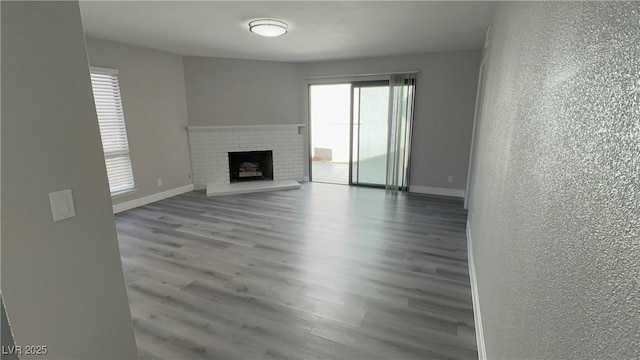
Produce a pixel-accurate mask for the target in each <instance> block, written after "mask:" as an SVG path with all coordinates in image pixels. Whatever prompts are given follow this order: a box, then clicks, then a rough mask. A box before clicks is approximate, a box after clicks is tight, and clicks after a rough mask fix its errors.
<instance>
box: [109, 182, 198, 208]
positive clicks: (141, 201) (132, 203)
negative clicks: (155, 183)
mask: <svg viewBox="0 0 640 360" xmlns="http://www.w3.org/2000/svg"><path fill="white" fill-rule="evenodd" d="M189 191H193V184H189V185H184V186H180V187H177V188H174V189H169V190H166V191H163V192H159V193H155V194H151V195H147V196H144V197H141V198H138V199H134V200H129V201H125V202H122V203H119V204H115V205H113V213H114V214H117V213H119V212H123V211H126V210H129V209H133V208H137V207H139V206H142V205H147V204H150V203H152V202H156V201H160V200H162V199H166V198H170V197H172V196H176V195H180V194H184V193H186V192H189Z"/></svg>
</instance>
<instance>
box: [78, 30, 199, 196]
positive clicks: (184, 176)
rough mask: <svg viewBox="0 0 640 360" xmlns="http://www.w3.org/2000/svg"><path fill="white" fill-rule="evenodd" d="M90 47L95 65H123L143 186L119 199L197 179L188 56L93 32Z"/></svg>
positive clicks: (132, 146)
mask: <svg viewBox="0 0 640 360" xmlns="http://www.w3.org/2000/svg"><path fill="white" fill-rule="evenodd" d="M87 50H88V52H89V62H90V63H91V65H92V66H99V67H107V68H115V69H118V70H119V80H120V91H121V95H122V106H123V107H124V117H125V122H126V125H127V135H128V137H129V150H130V152H131V165H132V167H133V177H134V181H135V186H136V189H137V191H135V192H133V193H129V194H126V195H121V196H116V197H114V198H113V203H114V204H118V203H121V202H124V201H129V200H133V199H137V198H141V197H144V196H148V195H151V194H155V193H158V192H162V191H165V190H169V189H173V188H177V187H180V186H184V185H188V184H191V183H192V182H191V178H190V177H189V174H190V173H191V160H190V158H189V142H188V138H187V130H186V127H187V100H186V92H185V82H184V71H183V65H182V56H180V55H175V54H171V53H167V52H163V51H158V50H152V49H147V48H143V47H138V46H132V45H127V44H123V43H118V42H114V41H108V40H102V39H97V38H91V37H87ZM158 178H161V179H162V183H163V184H162V186H158V182H157V179H158Z"/></svg>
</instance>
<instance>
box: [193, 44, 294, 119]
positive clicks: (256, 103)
mask: <svg viewBox="0 0 640 360" xmlns="http://www.w3.org/2000/svg"><path fill="white" fill-rule="evenodd" d="M300 70H301V65H299V64H293V63H284V62H271V61H256V60H238V59H220V58H206V57H193V56H185V57H184V76H185V80H186V84H187V103H188V109H189V125H190V126H212V125H273V124H301V123H303V120H302V109H303V107H302V105H301V104H302V99H303V96H302V91H301V84H300V81H301V80H300V79H301V75H300V74H301V73H300Z"/></svg>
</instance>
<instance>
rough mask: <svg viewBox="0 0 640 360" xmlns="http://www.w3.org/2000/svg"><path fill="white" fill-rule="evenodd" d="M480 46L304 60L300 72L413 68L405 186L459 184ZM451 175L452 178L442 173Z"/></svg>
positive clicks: (321, 73)
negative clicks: (412, 110)
mask: <svg viewBox="0 0 640 360" xmlns="http://www.w3.org/2000/svg"><path fill="white" fill-rule="evenodd" d="M479 64H480V51H479V50H467V51H454V52H437V53H426V54H418V55H405V56H392V57H381V58H370V59H360V60H346V61H330V62H319V63H310V64H305V66H304V68H303V73H304V75H305V76H306V77H314V76H335V75H353V74H371V73H381V72H396V71H407V70H418V71H420V73H419V74H418V82H417V88H416V104H415V114H414V121H415V123H414V128H413V130H414V133H413V146H412V152H411V179H410V180H411V186H413V187H414V188H415V187H416V186H426V187H436V188H444V189H458V190H464V189H465V188H466V186H467V168H468V166H469V150H470V144H471V134H472V130H473V114H474V109H475V99H476V98H475V97H476V88H477V84H478V67H479ZM449 175H452V176H453V177H454V182H453V184H449V183H448V181H447V180H448V176H449Z"/></svg>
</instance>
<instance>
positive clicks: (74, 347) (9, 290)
mask: <svg viewBox="0 0 640 360" xmlns="http://www.w3.org/2000/svg"><path fill="white" fill-rule="evenodd" d="M63 189H71V190H72V191H73V198H74V204H75V210H76V217H74V218H71V219H67V220H63V221H59V222H53V220H52V217H51V207H50V205H49V197H48V196H47V193H49V192H52V191H58V190H63ZM1 207H2V249H1V254H2V256H1V258H2V296H3V300H4V305H5V307H6V310H7V313H8V314H9V315H10V316H11V318H10V320H11V328H12V329H13V334H14V336H15V342H16V344H18V345H23V346H24V345H47V347H48V351H49V353H48V354H47V355H46V356H26V355H24V356H21V359H23V360H24V359H32V358H38V359H83V360H86V359H95V358H104V359H134V358H136V357H137V349H136V343H135V339H134V335H133V327H132V326H131V314H130V312H129V303H128V300H127V294H126V291H125V285H124V277H123V274H122V263H121V261H120V254H119V252H118V241H117V238H116V229H115V222H114V217H113V210H112V207H111V197H110V195H109V187H108V185H107V174H106V170H105V166H104V155H103V153H102V146H101V144H100V132H99V129H98V119H97V117H96V110H95V106H94V103H93V96H92V92H91V81H90V77H89V61H88V60H87V52H86V47H85V43H84V36H83V31H82V23H81V21H80V11H79V9H78V3H77V2H71V1H69V2H48V1H42V2H5V1H3V2H2V206H1Z"/></svg>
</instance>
